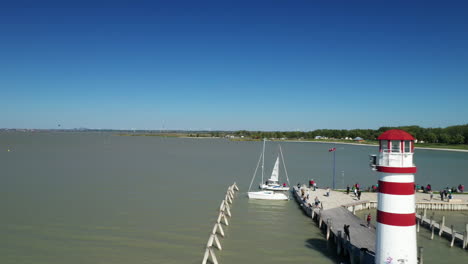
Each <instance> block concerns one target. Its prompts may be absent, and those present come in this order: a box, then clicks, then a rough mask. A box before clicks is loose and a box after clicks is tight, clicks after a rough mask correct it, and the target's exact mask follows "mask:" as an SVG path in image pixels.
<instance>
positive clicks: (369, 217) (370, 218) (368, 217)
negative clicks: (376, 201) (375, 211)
mask: <svg viewBox="0 0 468 264" xmlns="http://www.w3.org/2000/svg"><path fill="white" fill-rule="evenodd" d="M371 220H372V216H371V214H370V213H369V214H368V215H367V228H370V222H371Z"/></svg>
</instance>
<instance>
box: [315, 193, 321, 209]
mask: <svg viewBox="0 0 468 264" xmlns="http://www.w3.org/2000/svg"><path fill="white" fill-rule="evenodd" d="M314 202H315V207H318V206H319V204H320V200H319V198H318V197H317V196H315V199H314Z"/></svg>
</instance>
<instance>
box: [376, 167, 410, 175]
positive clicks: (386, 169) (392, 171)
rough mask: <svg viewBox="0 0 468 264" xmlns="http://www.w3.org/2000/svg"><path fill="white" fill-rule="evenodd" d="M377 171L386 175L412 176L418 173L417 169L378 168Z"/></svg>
mask: <svg viewBox="0 0 468 264" xmlns="http://www.w3.org/2000/svg"><path fill="white" fill-rule="evenodd" d="M376 169H377V171H380V172H385V173H404V174H412V173H416V172H417V170H418V169H417V168H416V167H385V166H377V168H376Z"/></svg>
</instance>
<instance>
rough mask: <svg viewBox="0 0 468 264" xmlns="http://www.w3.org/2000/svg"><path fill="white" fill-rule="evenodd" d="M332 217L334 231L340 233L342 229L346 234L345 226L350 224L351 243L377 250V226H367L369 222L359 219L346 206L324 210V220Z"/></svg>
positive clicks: (373, 250)
mask: <svg viewBox="0 0 468 264" xmlns="http://www.w3.org/2000/svg"><path fill="white" fill-rule="evenodd" d="M328 218H330V219H331V221H332V224H331V227H332V230H331V231H332V232H333V233H334V234H335V235H338V231H339V230H341V231H342V233H343V234H344V230H343V226H344V225H345V224H347V225H349V235H350V237H351V241H350V242H351V244H353V245H354V246H355V247H357V248H367V249H368V250H369V251H372V252H375V228H374V226H372V225H371V227H370V228H368V227H367V222H366V221H364V220H361V219H359V218H358V217H356V216H355V215H353V213H351V212H350V211H348V210H347V209H346V208H343V207H338V208H334V209H328V210H323V211H322V219H323V221H325V222H326V221H327V219H328Z"/></svg>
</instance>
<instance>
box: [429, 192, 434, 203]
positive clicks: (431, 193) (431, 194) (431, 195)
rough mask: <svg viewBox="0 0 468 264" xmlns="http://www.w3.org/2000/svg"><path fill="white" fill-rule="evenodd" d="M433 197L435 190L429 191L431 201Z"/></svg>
mask: <svg viewBox="0 0 468 264" xmlns="http://www.w3.org/2000/svg"><path fill="white" fill-rule="evenodd" d="M432 198H434V192H433V191H432V190H430V191H429V201H432Z"/></svg>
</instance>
